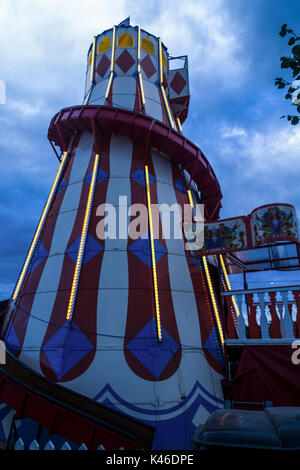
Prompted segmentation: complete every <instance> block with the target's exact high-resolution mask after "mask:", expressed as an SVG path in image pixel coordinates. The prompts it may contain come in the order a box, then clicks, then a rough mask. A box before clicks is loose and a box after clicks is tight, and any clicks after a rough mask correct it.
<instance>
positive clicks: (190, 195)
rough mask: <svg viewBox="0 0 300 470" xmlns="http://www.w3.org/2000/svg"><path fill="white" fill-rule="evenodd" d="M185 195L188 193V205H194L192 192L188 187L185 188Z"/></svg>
mask: <svg viewBox="0 0 300 470" xmlns="http://www.w3.org/2000/svg"><path fill="white" fill-rule="evenodd" d="M187 195H188V200H189V203H190V206H191V207H192V208H193V207H194V201H193V198H192V193H191V190H190V189H188V190H187Z"/></svg>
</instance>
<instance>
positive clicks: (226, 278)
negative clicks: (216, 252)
mask: <svg viewBox="0 0 300 470" xmlns="http://www.w3.org/2000/svg"><path fill="white" fill-rule="evenodd" d="M220 261H221V265H222V269H223V274H224V277H225V281H226V285H227V289H228V290H229V291H230V290H231V285H230V281H229V278H228V274H227V271H226V266H225V263H224V259H223V256H222V255H220ZM231 298H232V303H233V305H234V308H235V311H236V314H237V316H239V314H240V311H239V308H238V306H237V303H236V300H235V297H234V296H233V295H232V296H231Z"/></svg>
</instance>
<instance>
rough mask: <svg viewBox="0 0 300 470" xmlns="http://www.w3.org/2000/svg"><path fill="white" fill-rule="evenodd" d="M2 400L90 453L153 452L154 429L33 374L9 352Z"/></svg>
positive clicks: (0, 371)
mask: <svg viewBox="0 0 300 470" xmlns="http://www.w3.org/2000/svg"><path fill="white" fill-rule="evenodd" d="M0 400H1V401H2V402H4V403H6V404H7V405H8V406H10V407H11V408H12V409H14V410H15V411H16V414H15V419H22V418H29V419H32V420H33V421H35V422H37V423H39V424H40V425H41V426H43V427H45V428H47V429H48V430H49V433H50V434H59V435H61V436H62V437H64V438H65V439H68V440H70V441H72V442H75V443H77V444H79V445H80V444H82V443H83V442H84V443H85V445H86V446H87V447H88V449H90V450H94V449H97V448H98V447H99V446H100V445H102V446H103V447H104V448H105V449H107V450H110V449H114V450H116V449H119V448H120V447H122V448H124V449H125V450H132V449H151V447H152V442H153V438H154V433H155V429H154V428H152V427H150V426H147V425H145V424H144V423H141V422H140V421H137V420H135V419H133V418H130V417H128V416H126V415H124V414H122V413H119V412H117V411H114V410H112V409H110V408H108V407H105V406H104V405H101V404H100V403H98V402H96V401H93V400H91V399H89V398H87V397H85V396H83V395H80V394H78V393H76V392H73V391H71V390H69V389H67V388H65V387H62V386H61V385H58V384H55V383H54V382H51V381H49V380H48V379H46V378H44V377H42V376H41V375H39V374H37V373H36V372H34V371H33V370H32V369H30V368H29V367H27V366H26V365H25V364H23V363H22V362H20V361H19V360H18V359H16V358H15V357H14V356H13V355H11V354H10V353H9V352H8V351H7V353H6V364H4V365H3V364H2V365H0Z"/></svg>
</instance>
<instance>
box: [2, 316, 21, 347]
mask: <svg viewBox="0 0 300 470" xmlns="http://www.w3.org/2000/svg"><path fill="white" fill-rule="evenodd" d="M4 342H5V346H6V348H7V349H8V350H9V351H10V352H11V353H12V354H17V353H18V352H19V351H20V349H21V345H20V342H19V340H18V337H17V334H16V331H15V329H14V326H13V324H12V323H10V325H9V326H8V328H7V332H6V334H5V337H4Z"/></svg>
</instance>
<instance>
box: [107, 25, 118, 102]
mask: <svg viewBox="0 0 300 470" xmlns="http://www.w3.org/2000/svg"><path fill="white" fill-rule="evenodd" d="M115 42H116V27H115V26H114V29H113V40H112V48H111V63H110V76H109V81H108V85H107V89H106V93H105V99H106V100H107V98H108V95H109V91H110V87H111V82H112V79H113V76H114V60H115Z"/></svg>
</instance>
